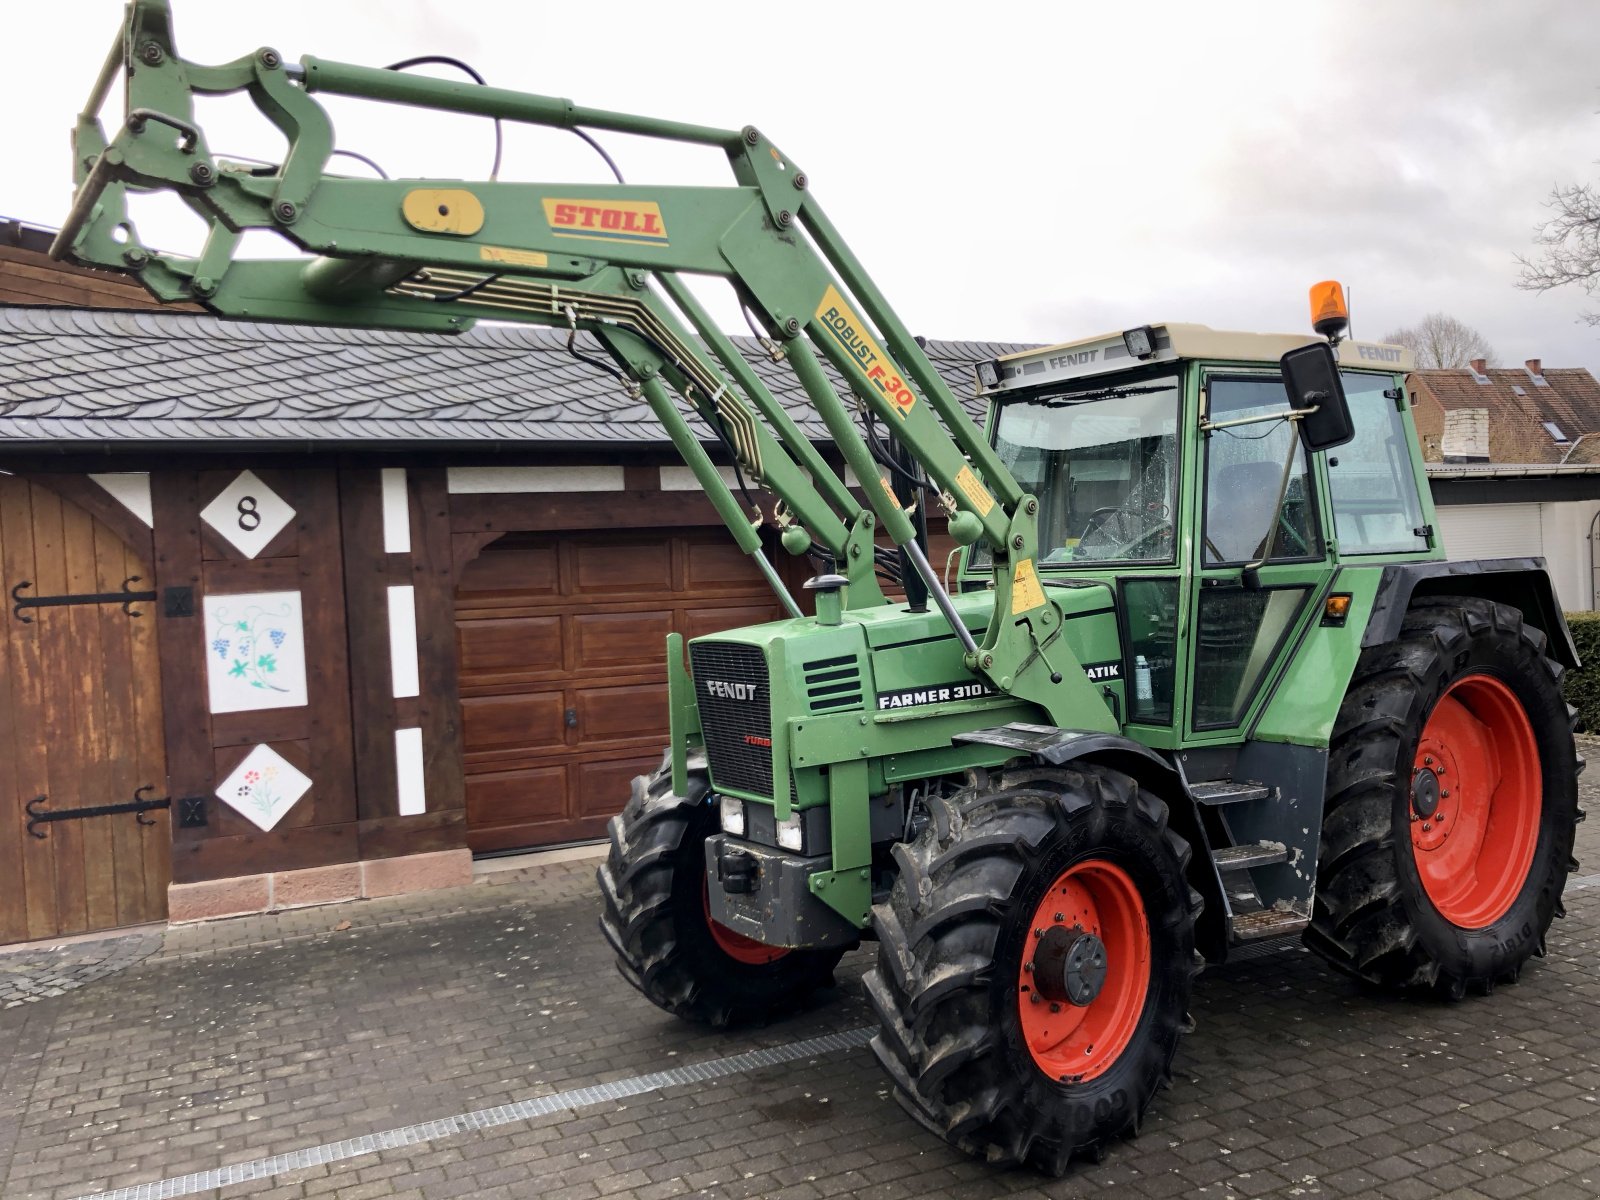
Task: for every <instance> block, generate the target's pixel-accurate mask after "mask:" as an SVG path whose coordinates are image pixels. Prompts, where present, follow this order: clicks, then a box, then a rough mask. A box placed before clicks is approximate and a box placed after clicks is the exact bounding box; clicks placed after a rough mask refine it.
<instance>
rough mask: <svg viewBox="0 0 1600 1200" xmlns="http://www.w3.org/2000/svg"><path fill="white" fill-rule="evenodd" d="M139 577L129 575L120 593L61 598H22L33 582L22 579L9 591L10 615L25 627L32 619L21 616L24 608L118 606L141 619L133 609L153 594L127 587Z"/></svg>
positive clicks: (79, 594)
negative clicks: (81, 605) (136, 604)
mask: <svg viewBox="0 0 1600 1200" xmlns="http://www.w3.org/2000/svg"><path fill="white" fill-rule="evenodd" d="M138 582H139V576H137V575H129V576H128V577H127V578H126V579H124V580H123V581H122V590H121V591H120V592H71V593H68V594H65V595H61V596H24V595H23V594H22V589H23V588H31V587H32V586H33V581H32V580H30V579H24V580H23V581H22V582H21V583H19V584H17V586H16V587H14V588H12V589H11V599H12V600H14V601H15V603H14V604H13V605H12V606H11V615H12V616H14V617H16V618H17V620H19V621H21V622H23V623H24V624H26V625H31V624H32V623H33V618H32V617H25V616H23V615H22V610H23V609H25V608H65V607H67V606H68V605H71V604H120V605H122V611H123V612H125V613H126V614H127V615H128V616H130V617H142V616H144V614H143V613H142V612H140V611H138V610H137V609H136V608H134V607H133V605H134V602H135V601H138V600H154V599H155V598H156V594H155V593H154V592H135V591H133V590H132V589H130V588H129V587H128V585H129V584H130V583H138Z"/></svg>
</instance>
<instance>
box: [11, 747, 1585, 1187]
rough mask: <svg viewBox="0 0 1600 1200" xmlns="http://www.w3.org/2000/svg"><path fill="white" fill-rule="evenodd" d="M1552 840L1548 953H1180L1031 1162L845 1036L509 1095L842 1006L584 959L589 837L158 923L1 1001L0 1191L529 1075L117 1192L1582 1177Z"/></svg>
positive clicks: (260, 1142) (361, 1115) (192, 1157)
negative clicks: (999, 1154) (958, 1132)
mask: <svg viewBox="0 0 1600 1200" xmlns="http://www.w3.org/2000/svg"><path fill="white" fill-rule="evenodd" d="M1592 757H1593V755H1591V758H1592ZM1591 774H1592V776H1593V778H1591V779H1589V780H1588V781H1587V786H1586V788H1585V791H1586V793H1587V795H1588V805H1589V807H1591V808H1595V807H1600V770H1597V771H1596V772H1593V773H1591ZM1579 857H1580V859H1582V860H1583V862H1584V865H1583V867H1582V868H1581V869H1580V871H1579V876H1580V878H1579V879H1578V880H1577V883H1578V884H1579V885H1580V886H1579V887H1578V888H1577V889H1576V890H1573V891H1570V892H1569V894H1568V900H1567V907H1568V909H1569V911H1570V914H1571V915H1570V917H1569V918H1568V919H1567V920H1566V921H1564V922H1559V923H1558V924H1557V926H1556V928H1555V930H1554V932H1553V935H1552V938H1551V945H1550V956H1549V957H1548V958H1546V959H1544V960H1543V961H1541V962H1536V963H1535V964H1533V966H1532V967H1531V968H1530V970H1529V971H1528V972H1527V973H1526V974H1525V975H1524V977H1523V982H1522V983H1521V984H1519V985H1517V986H1515V987H1511V988H1502V989H1501V990H1499V991H1497V992H1496V993H1495V994H1494V995H1493V996H1491V997H1488V998H1471V999H1468V1000H1466V1001H1464V1002H1463V1003H1461V1004H1458V1005H1454V1006H1446V1005H1439V1004H1433V1003H1421V1002H1409V1001H1397V1000H1391V999H1385V998H1375V997H1372V996H1369V995H1366V994H1364V993H1363V992H1361V991H1360V990H1359V989H1358V988H1356V987H1355V986H1354V985H1352V984H1351V983H1349V982H1347V981H1345V980H1343V979H1341V978H1340V977H1337V976H1335V975H1333V974H1332V973H1331V972H1329V971H1328V970H1327V969H1326V968H1324V967H1323V966H1322V965H1321V964H1320V962H1318V961H1317V960H1316V959H1315V958H1313V957H1312V956H1311V955H1309V954H1306V953H1304V952H1302V951H1300V950H1299V949H1297V948H1289V949H1285V950H1283V951H1280V952H1276V953H1271V954H1268V955H1264V956H1262V957H1259V958H1255V959H1250V960H1246V961H1242V962H1236V963H1233V964H1230V965H1229V966H1227V967H1224V968H1220V969H1217V970H1214V971H1209V972H1207V973H1206V974H1205V975H1204V976H1202V978H1201V981H1200V984H1199V987H1198V994H1197V1002H1196V1005H1195V1009H1194V1013H1195V1017H1196V1019H1197V1020H1198V1022H1199V1028H1198V1031H1197V1032H1196V1033H1195V1034H1194V1035H1193V1036H1192V1037H1190V1038H1188V1039H1187V1041H1186V1042H1185V1044H1184V1046H1183V1048H1182V1050H1181V1051H1180V1052H1179V1056H1178V1062H1177V1073H1178V1078H1177V1084H1176V1086H1175V1087H1174V1089H1173V1090H1172V1091H1171V1092H1169V1093H1166V1094H1165V1095H1164V1096H1163V1097H1162V1098H1160V1099H1158V1101H1157V1104H1156V1107H1155V1108H1154V1110H1153V1113H1152V1118H1151V1119H1150V1120H1149V1121H1148V1122H1147V1124H1146V1127H1145V1131H1144V1134H1143V1136H1142V1137H1141V1138H1140V1139H1139V1140H1138V1141H1136V1142H1132V1143H1127V1144H1124V1145H1122V1146H1119V1147H1118V1148H1117V1149H1115V1150H1114V1151H1113V1152H1112V1154H1111V1155H1110V1157H1109V1158H1108V1159H1107V1161H1106V1162H1105V1163H1104V1164H1102V1165H1100V1166H1092V1165H1084V1166H1080V1167H1079V1168H1078V1169H1077V1170H1076V1171H1075V1172H1074V1173H1073V1174H1072V1175H1069V1176H1068V1177H1067V1178H1066V1179H1063V1180H1059V1181H1054V1180H1047V1179H1044V1178H1042V1177H1040V1176H1037V1175H1033V1174H1029V1173H1024V1172H1010V1173H995V1172H991V1171H989V1170H988V1169H986V1168H984V1167H982V1166H980V1165H978V1164H975V1163H972V1162H969V1161H967V1160H965V1159H963V1158H962V1157H960V1156H958V1155H956V1154H954V1153H952V1152H950V1151H948V1150H946V1149H945V1148H944V1147H943V1146H942V1145H941V1144H940V1143H938V1142H937V1141H935V1140H934V1139H932V1138H931V1137H929V1136H927V1135H925V1134H924V1133H922V1132H921V1131H920V1130H919V1129H917V1128H916V1127H915V1126H914V1125H912V1123H911V1122H910V1120H909V1119H908V1118H906V1117H905V1116H904V1115H903V1114H902V1113H901V1111H900V1109H899V1107H898V1106H897V1105H896V1104H895V1103H894V1101H893V1100H892V1099H891V1098H890V1097H889V1095H888V1092H887V1089H886V1086H885V1083H884V1080H883V1078H882V1077H881V1076H880V1074H879V1072H878V1070H877V1068H876V1066H875V1064H874V1063H873V1062H872V1059H871V1055H870V1053H869V1052H868V1051H866V1050H865V1049H862V1048H860V1047H859V1045H855V1046H853V1047H850V1048H845V1049H842V1050H834V1051H831V1052H824V1053H804V1050H805V1048H804V1047H802V1048H801V1051H800V1052H792V1053H799V1054H800V1057H798V1058H796V1059H794V1060H793V1061H790V1062H787V1063H782V1064H780V1065H775V1066H761V1065H759V1062H760V1061H770V1060H760V1059H759V1057H758V1061H757V1062H756V1063H751V1062H748V1061H746V1062H744V1063H743V1065H742V1066H741V1065H740V1064H738V1063H736V1064H734V1065H733V1066H728V1067H726V1068H725V1072H726V1073H723V1074H722V1075H721V1076H720V1077H718V1078H709V1079H700V1080H698V1081H695V1082H687V1083H677V1084H674V1085H671V1086H666V1087H663V1088H660V1089H658V1090H646V1091H642V1092H638V1093H637V1094H632V1095H622V1094H620V1093H625V1092H627V1091H629V1090H630V1089H629V1088H628V1087H620V1088H617V1089H613V1091H614V1092H615V1093H618V1094H617V1095H614V1096H613V1098H610V1099H600V1100H596V1097H597V1095H599V1094H598V1093H581V1094H580V1099H584V1100H592V1101H595V1102H592V1103H586V1104H584V1105H583V1106H580V1107H578V1108H576V1110H575V1111H554V1112H549V1113H545V1114H543V1115H532V1116H526V1115H519V1114H526V1113H529V1112H533V1111H534V1110H535V1109H537V1108H538V1107H539V1106H538V1104H537V1098H539V1097H551V1096H555V1097H557V1099H555V1100H552V1101H549V1102H548V1103H549V1104H550V1105H552V1106H555V1107H557V1108H558V1109H559V1108H560V1106H562V1105H566V1104H569V1103H575V1101H573V1100H572V1099H571V1097H568V1096H566V1095H565V1094H566V1093H568V1092H570V1091H572V1090H573V1089H582V1088H587V1087H590V1086H591V1085H595V1084H599V1083H603V1082H606V1081H618V1080H630V1079H635V1078H636V1077H638V1076H640V1075H643V1074H648V1073H651V1072H657V1071H663V1070H670V1069H673V1068H677V1067H683V1066H687V1065H690V1064H695V1063H703V1062H706V1061H708V1060H718V1059H724V1058H727V1057H728V1056H731V1055H737V1054H740V1053H742V1052H746V1051H750V1050H752V1049H755V1048H762V1047H766V1048H774V1047H776V1048H780V1049H781V1048H783V1047H791V1046H793V1044H794V1043H796V1042H800V1041H803V1040H805V1039H808V1038H814V1037H818V1036H819V1035H822V1034H826V1033H834V1032H841V1031H852V1030H858V1029H861V1028H862V1027H864V1026H866V1025H867V1023H868V1014H867V1010H866V1006H865V1004H864V1003H863V1001H862V1000H861V998H860V994H859V978H860V974H861V972H862V971H863V970H865V967H866V965H867V956H866V954H858V955H855V956H853V957H852V958H851V959H848V960H847V961H846V966H845V969H844V970H843V971H842V972H841V981H842V986H841V988H840V992H839V994H838V995H837V996H836V997H834V998H833V1000H832V1001H831V1002H830V1003H829V1004H828V1005H827V1006H826V1007H824V1008H821V1009H818V1010H816V1011H813V1012H811V1013H808V1014H806V1015H804V1016H801V1017H799V1018H796V1019H793V1020H790V1021H787V1022H784V1023H783V1024H781V1025H779V1026H774V1027H771V1028H767V1029H763V1030H757V1031H753V1032H741V1033H737V1034H728V1035H713V1034H709V1033H706V1032H702V1031H699V1030H695V1029H692V1028H689V1027H685V1026H682V1025H680V1024H678V1023H677V1022H675V1021H673V1020H672V1019H670V1018H667V1017H665V1016H663V1015H661V1014H659V1013H657V1012H656V1010H655V1009H653V1008H651V1007H650V1006H649V1005H648V1004H646V1003H645V1002H644V1001H643V1000H642V999H641V998H639V997H637V996H636V995H634V994H633V993H632V992H630V991H628V990H626V989H625V988H624V987H623V986H622V985H621V984H620V983H619V981H618V979H617V976H616V974H615V972H614V971H613V969H612V967H611V965H610V962H609V959H608V956H607V952H606V951H605V949H604V947H603V944H602V942H601V939H600V937H599V934H598V933H597V932H596V930H595V918H596V911H597V904H596V899H595V893H594V888H593V882H592V864H590V863H572V864H561V865H556V866H552V867H549V868H546V869H545V870H543V871H542V872H540V873H539V874H537V875H527V876H521V877H519V876H517V875H515V874H511V875H508V876H506V877H503V878H502V879H501V881H500V882H499V884H498V885H497V886H496V885H484V886H478V887H474V888H471V889H464V890H461V891H457V892H454V893H440V894H436V895H434V896H432V897H428V898H421V899H416V898H413V899H400V900H394V901H374V902H369V903H366V904H363V905H359V906H344V907H343V908H338V909H322V910H305V911H301V912H298V913H292V914H287V915H284V916H281V917H275V918H251V919H247V920H244V921H235V922H227V923H223V924H219V925H214V926H210V927H204V928H200V929H188V930H183V931H178V932H176V933H173V934H169V935H168V936H167V937H166V939H165V944H164V947H163V948H162V949H161V950H159V951H158V952H157V953H155V954H154V955H152V956H150V957H148V958H146V959H144V960H143V961H142V962H139V963H137V964H136V965H132V966H129V967H127V968H126V969H124V970H123V971H121V972H120V973H118V974H114V975H110V976H107V977H105V978H101V979H98V980H96V981H93V982H89V983H86V984H85V985H84V986H81V987H79V988H77V989H76V990H73V991H68V992H65V993H64V994H61V995H58V996H53V997H47V998H44V999H40V1000H37V1001H34V1002H32V1003H28V1004H23V1005H19V1006H17V1007H15V1008H11V1009H7V1010H4V1011H0V1197H4V1200H27V1198H33V1197H51V1198H55V1197H77V1196H82V1195H89V1194H93V1193H97V1192H102V1191H106V1190H112V1189H123V1188H132V1187H134V1186H135V1185H141V1184H154V1183H157V1182H158V1181H163V1180H170V1179H173V1178H174V1177H177V1176H181V1175H185V1174H188V1173H190V1172H205V1171H214V1170H215V1169H217V1168H220V1167H224V1166H227V1165H229V1164H245V1163H250V1162H252V1161H254V1160H259V1159H263V1158H266V1157H268V1156H273V1155H291V1154H294V1153H296V1152H300V1151H303V1150H305V1149H306V1148H308V1147H315V1146H319V1145H322V1146H325V1145H326V1144H329V1143H338V1142H340V1141H342V1140H344V1139H353V1138H358V1137H361V1136H362V1135H368V1134H373V1133H377V1132H379V1131H383V1130H393V1129H396V1128H397V1127H406V1126H413V1125H417V1124H418V1123H425V1122H431V1121H439V1120H440V1119H442V1118H449V1117H453V1116H455V1115H456V1114H462V1113H466V1112H469V1111H472V1110H483V1109H486V1108H490V1107H491V1106H495V1105H513V1104H517V1103H518V1102H527V1101H530V1100H534V1101H535V1104H534V1105H532V1106H529V1105H527V1104H524V1105H523V1107H522V1108H512V1109H504V1110H500V1111H499V1112H498V1114H496V1113H490V1114H488V1115H487V1116H483V1117H482V1118H481V1120H480V1119H479V1118H474V1119H473V1120H471V1121H465V1122H458V1123H457V1126H458V1127H459V1128H460V1129H461V1130H462V1131H460V1132H456V1131H455V1127H451V1126H443V1125H434V1126H425V1127H424V1128H422V1129H420V1130H417V1129H413V1130H410V1131H409V1132H407V1133H406V1134H404V1135H403V1136H402V1135H395V1136H393V1137H391V1138H390V1139H389V1142H390V1143H393V1144H391V1145H389V1147H388V1148H374V1146H373V1144H372V1143H358V1144H354V1145H346V1146H345V1147H344V1148H343V1151H340V1153H348V1155H349V1157H344V1158H342V1160H341V1161H334V1162H325V1163H322V1164H321V1165H312V1166H303V1165H299V1166H295V1167H294V1168H293V1169H281V1168H286V1167H287V1166H288V1165H289V1164H299V1163H304V1162H307V1161H311V1160H310V1159H309V1158H307V1157H305V1156H301V1157H299V1158H292V1159H280V1160H279V1162H278V1163H277V1164H270V1163H269V1164H263V1165H258V1166H256V1167H252V1168H250V1170H249V1171H243V1170H241V1171H240V1172H238V1174H239V1175H245V1174H249V1173H251V1172H256V1173H266V1172H268V1171H272V1170H274V1167H276V1168H280V1169H277V1170H276V1173H272V1174H270V1175H268V1177H265V1178H257V1179H255V1180H254V1181H253V1182H237V1183H229V1184H227V1185H226V1186H222V1187H220V1188H218V1187H215V1186H209V1185H210V1184H213V1183H215V1181H216V1177H215V1176H210V1177H207V1176H201V1177H200V1178H199V1179H197V1180H189V1181H188V1183H187V1185H186V1186H187V1189H188V1190H184V1185H182V1184H181V1183H180V1184H169V1185H168V1186H167V1189H166V1190H165V1191H162V1190H158V1189H154V1188H152V1189H141V1190H140V1191H138V1192H134V1193H130V1195H150V1196H159V1195H173V1194H185V1195H201V1196H219V1197H226V1198H229V1200H231V1198H232V1197H236V1196H247V1195H249V1196H262V1197H283V1198H288V1197H313V1196H328V1197H337V1198H340V1200H358V1198H360V1200H364V1198H368V1197H372V1198H378V1197H390V1196H394V1197H403V1198H406V1200H443V1198H445V1197H450V1196H483V1197H506V1198H509V1197H518V1198H521V1197H532V1196H549V1197H582V1198H588V1197H597V1196H611V1195H618V1196H628V1197H640V1198H645V1197H660V1196H674V1195H687V1194H699V1195H707V1196H716V1197H742V1196H763V1197H765V1196H784V1197H794V1198H796V1200H811V1198H814V1197H821V1196H834V1195H859V1196H867V1197H882V1198H888V1197H899V1196H905V1197H911V1196H933V1195H949V1196H961V1197H988V1196H1054V1197H1072V1196H1087V1195H1091V1194H1097V1193H1099V1192H1101V1191H1103V1190H1106V1189H1109V1188H1114V1189H1116V1192H1117V1194H1121V1195H1129V1196H1151V1197H1156V1196H1201V1197H1206V1198H1207V1200H1221V1198H1223V1197H1230V1196H1240V1197H1243V1196H1264V1195H1271V1196H1366V1195H1374V1196H1384V1197H1392V1198H1394V1200H1411V1198H1413V1197H1416V1198H1421V1197H1430V1196H1436V1195H1451V1196H1462V1197H1475V1196H1488V1197H1514V1196H1522V1195H1527V1196H1538V1197H1540V1198H1541V1200H1544V1198H1551V1200H1555V1198H1559V1197H1566V1196H1573V1197H1579V1196H1582V1197H1592V1196H1595V1195H1600V962H1597V957H1596V956H1597V953H1600V886H1593V885H1600V875H1597V876H1594V877H1592V878H1591V877H1588V876H1587V875H1586V873H1591V872H1600V819H1597V820H1595V821H1592V822H1590V823H1589V824H1587V825H1585V826H1583V827H1582V828H1581V829H1580V838H1579ZM343 921H349V922H350V927H349V928H348V929H343V930H337V929H335V928H334V927H335V925H336V924H338V923H340V922H343ZM776 1057H781V1055H780V1056H776ZM710 1073H711V1072H696V1073H694V1074H710ZM648 1082H649V1081H645V1083H648ZM642 1086H644V1085H643V1084H636V1085H633V1087H634V1088H635V1089H637V1088H638V1087H642ZM473 1125H482V1126H485V1127H482V1128H471V1127H469V1126H473ZM369 1151H370V1152H369ZM332 1156H333V1157H338V1154H333V1155H332Z"/></svg>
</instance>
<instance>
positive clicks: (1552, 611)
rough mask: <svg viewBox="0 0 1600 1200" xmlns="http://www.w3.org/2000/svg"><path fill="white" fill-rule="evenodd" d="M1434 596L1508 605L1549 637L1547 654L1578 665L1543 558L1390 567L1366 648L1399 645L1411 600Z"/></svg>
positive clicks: (1370, 623) (1363, 640) (1366, 634)
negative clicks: (1386, 644) (1480, 600)
mask: <svg viewBox="0 0 1600 1200" xmlns="http://www.w3.org/2000/svg"><path fill="white" fill-rule="evenodd" d="M1429 596H1478V597H1481V598H1483V599H1485V600H1492V601H1494V602H1495V603H1496V604H1505V605H1509V606H1510V607H1512V608H1515V609H1517V610H1518V611H1519V612H1521V613H1522V619H1523V620H1524V621H1526V622H1527V623H1528V624H1529V625H1532V626H1533V627H1534V628H1535V629H1538V630H1540V631H1541V632H1543V633H1544V635H1545V638H1546V640H1547V641H1548V643H1549V645H1548V646H1547V647H1546V650H1545V653H1547V654H1548V655H1549V656H1550V657H1551V658H1553V659H1555V660H1556V661H1557V662H1559V663H1560V664H1561V665H1562V666H1564V667H1566V668H1568V669H1569V670H1571V669H1573V668H1576V667H1577V666H1578V651H1577V648H1576V647H1575V646H1574V645H1573V644H1572V633H1571V631H1570V630H1568V629H1567V618H1566V616H1565V615H1564V614H1563V612H1562V611H1561V604H1560V601H1558V600H1557V599H1556V589H1555V586H1554V585H1553V584H1552V583H1551V582H1550V572H1549V571H1547V570H1546V569H1545V564H1544V559H1542V558H1480V559H1473V560H1469V561H1466V562H1415V563H1391V564H1389V565H1388V566H1386V567H1384V568H1383V576H1382V578H1381V579H1380V580H1379V581H1378V591H1377V594H1376V595H1375V596H1374V597H1373V600H1372V613H1371V615H1370V616H1369V617H1368V618H1367V628H1366V631H1365V632H1364V633H1363V634H1362V635H1361V647H1362V649H1366V648H1367V647H1369V646H1381V645H1383V644H1384V643H1386V642H1392V641H1394V639H1395V638H1397V637H1399V636H1400V624H1401V622H1402V621H1404V620H1405V615H1406V609H1407V608H1409V607H1410V605H1411V603H1412V601H1413V600H1415V599H1424V598H1426V597H1429Z"/></svg>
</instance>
